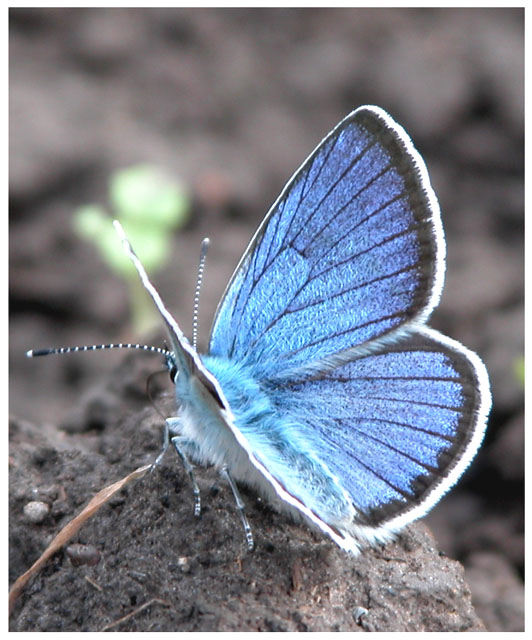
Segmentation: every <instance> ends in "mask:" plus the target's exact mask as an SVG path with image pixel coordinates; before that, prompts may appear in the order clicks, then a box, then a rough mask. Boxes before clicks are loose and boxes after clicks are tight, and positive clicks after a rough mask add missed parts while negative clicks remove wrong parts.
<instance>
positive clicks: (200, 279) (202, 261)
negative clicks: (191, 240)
mask: <svg viewBox="0 0 532 640" xmlns="http://www.w3.org/2000/svg"><path fill="white" fill-rule="evenodd" d="M209 244H210V240H209V238H204V239H203V242H202V243H201V251H200V261H199V267H198V280H197V282H196V291H195V293H194V312H193V315H192V346H193V347H194V349H196V351H197V345H198V312H199V296H200V289H201V283H202V282H203V270H204V269H205V260H206V259H207V249H208V248H209Z"/></svg>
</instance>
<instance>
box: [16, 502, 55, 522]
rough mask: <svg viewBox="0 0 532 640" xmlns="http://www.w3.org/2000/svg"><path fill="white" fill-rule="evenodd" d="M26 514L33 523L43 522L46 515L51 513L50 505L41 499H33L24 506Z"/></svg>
mask: <svg viewBox="0 0 532 640" xmlns="http://www.w3.org/2000/svg"><path fill="white" fill-rule="evenodd" d="M23 511H24V515H25V517H26V519H27V520H28V521H29V522H32V523H33V524H41V522H43V521H44V519H45V518H46V516H47V515H48V514H49V513H50V507H49V506H48V505H47V504H46V502H41V501H40V500H32V501H31V502H28V503H27V504H26V505H25V506H24V510H23Z"/></svg>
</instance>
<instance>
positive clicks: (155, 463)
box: [150, 420, 170, 472]
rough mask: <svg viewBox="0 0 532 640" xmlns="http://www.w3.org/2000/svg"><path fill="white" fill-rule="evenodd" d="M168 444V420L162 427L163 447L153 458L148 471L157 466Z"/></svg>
mask: <svg viewBox="0 0 532 640" xmlns="http://www.w3.org/2000/svg"><path fill="white" fill-rule="evenodd" d="M169 445H170V425H169V424H168V420H167V421H166V422H165V423H164V429H163V447H162V449H161V453H160V454H159V455H158V456H157V457H156V458H155V460H154V462H153V463H152V465H151V468H150V472H151V471H153V470H154V469H155V468H156V467H158V466H159V465H160V464H161V462H162V460H163V458H164V454H165V453H166V450H167V449H168V446H169Z"/></svg>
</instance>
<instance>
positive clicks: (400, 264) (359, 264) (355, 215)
mask: <svg viewBox="0 0 532 640" xmlns="http://www.w3.org/2000/svg"><path fill="white" fill-rule="evenodd" d="M443 272H444V242H443V231H442V227H441V222H440V216H439V208H438V204H437V200H436V197H435V195H434V193H433V191H432V188H431V186H430V182H429V178H428V174H427V171H426V167H425V164H424V162H423V160H422V158H421V157H420V156H419V154H418V153H417V151H416V150H415V149H414V147H413V145H412V143H411V141H410V139H409V137H408V136H407V134H406V133H405V132H404V130H403V129H402V128H401V127H400V126H399V125H397V124H396V123H395V122H394V121H393V120H392V119H391V118H390V117H389V116H388V115H387V114H386V113H385V112H384V111H382V110H381V109H379V108H378V107H361V108H359V109H357V110H356V111H354V112H353V113H351V114H350V115H349V116H347V118H345V119H344V120H343V121H342V122H341V123H340V124H339V125H338V126H337V127H336V128H335V129H334V130H333V131H332V132H331V133H330V134H329V135H328V136H327V137H326V138H325V139H324V140H323V141H322V142H321V144H320V145H319V146H318V147H317V149H316V150H315V151H314V152H313V153H312V154H311V155H310V157H309V158H308V159H307V160H306V161H305V162H304V163H303V165H302V166H301V168H300V169H299V170H298V171H297V172H296V174H295V175H294V176H293V178H292V179H291V180H290V181H289V183H288V184H287V186H286V187H285V189H284V191H283V192H282V194H281V195H280V197H279V199H278V200H277V202H276V203H275V204H274V205H273V207H272V208H271V210H270V212H269V213H268V214H267V216H266V218H265V220H264V221H263V223H262V225H261V227H260V228H259V229H258V231H257V233H256V234H255V237H254V238H253V240H252V241H251V244H250V246H249V247H248V249H247V251H246V253H245V254H244V256H243V258H242V260H241V262H240V264H239V266H238V267H237V269H236V271H235V273H234V275H233V277H232V279H231V281H230V283H229V285H228V288H227V290H226V293H225V295H224V297H223V299H222V301H221V303H220V305H219V308H218V311H217V314H216V317H215V320H214V324H213V329H212V333H211V339H210V348H209V352H210V353H211V354H213V355H218V356H224V357H226V358H230V359H233V360H236V361H238V362H251V363H252V364H256V363H258V362H261V363H262V364H263V366H264V367H265V369H267V368H268V363H270V364H271V365H272V367H273V368H274V369H275V370H277V371H278V370H279V369H282V368H283V367H284V368H286V366H290V367H293V366H296V367H297V366H301V365H303V364H305V365H308V363H311V362H315V361H320V360H327V358H331V357H332V356H333V354H345V352H350V351H351V352H352V351H353V349H357V348H358V347H360V346H361V345H365V344H367V343H371V342H372V341H376V340H384V339H386V337H388V336H390V335H391V334H393V333H395V332H397V330H398V329H400V328H401V327H403V326H405V325H406V324H408V323H411V322H414V321H418V322H422V321H424V320H425V319H426V318H427V317H428V315H429V314H430V312H431V310H432V308H433V307H434V306H435V304H436V303H437V301H438V299H439V296H440V293H441V288H442V286H443ZM347 355H348V354H347ZM348 357H349V355H348ZM265 375H266V373H265Z"/></svg>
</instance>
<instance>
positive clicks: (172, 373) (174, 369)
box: [168, 364, 177, 384]
mask: <svg viewBox="0 0 532 640" xmlns="http://www.w3.org/2000/svg"><path fill="white" fill-rule="evenodd" d="M168 373H169V374H170V380H171V381H172V382H173V383H174V384H175V381H176V378H177V367H176V366H175V364H174V365H172V367H171V368H170V370H169V371H168Z"/></svg>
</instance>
